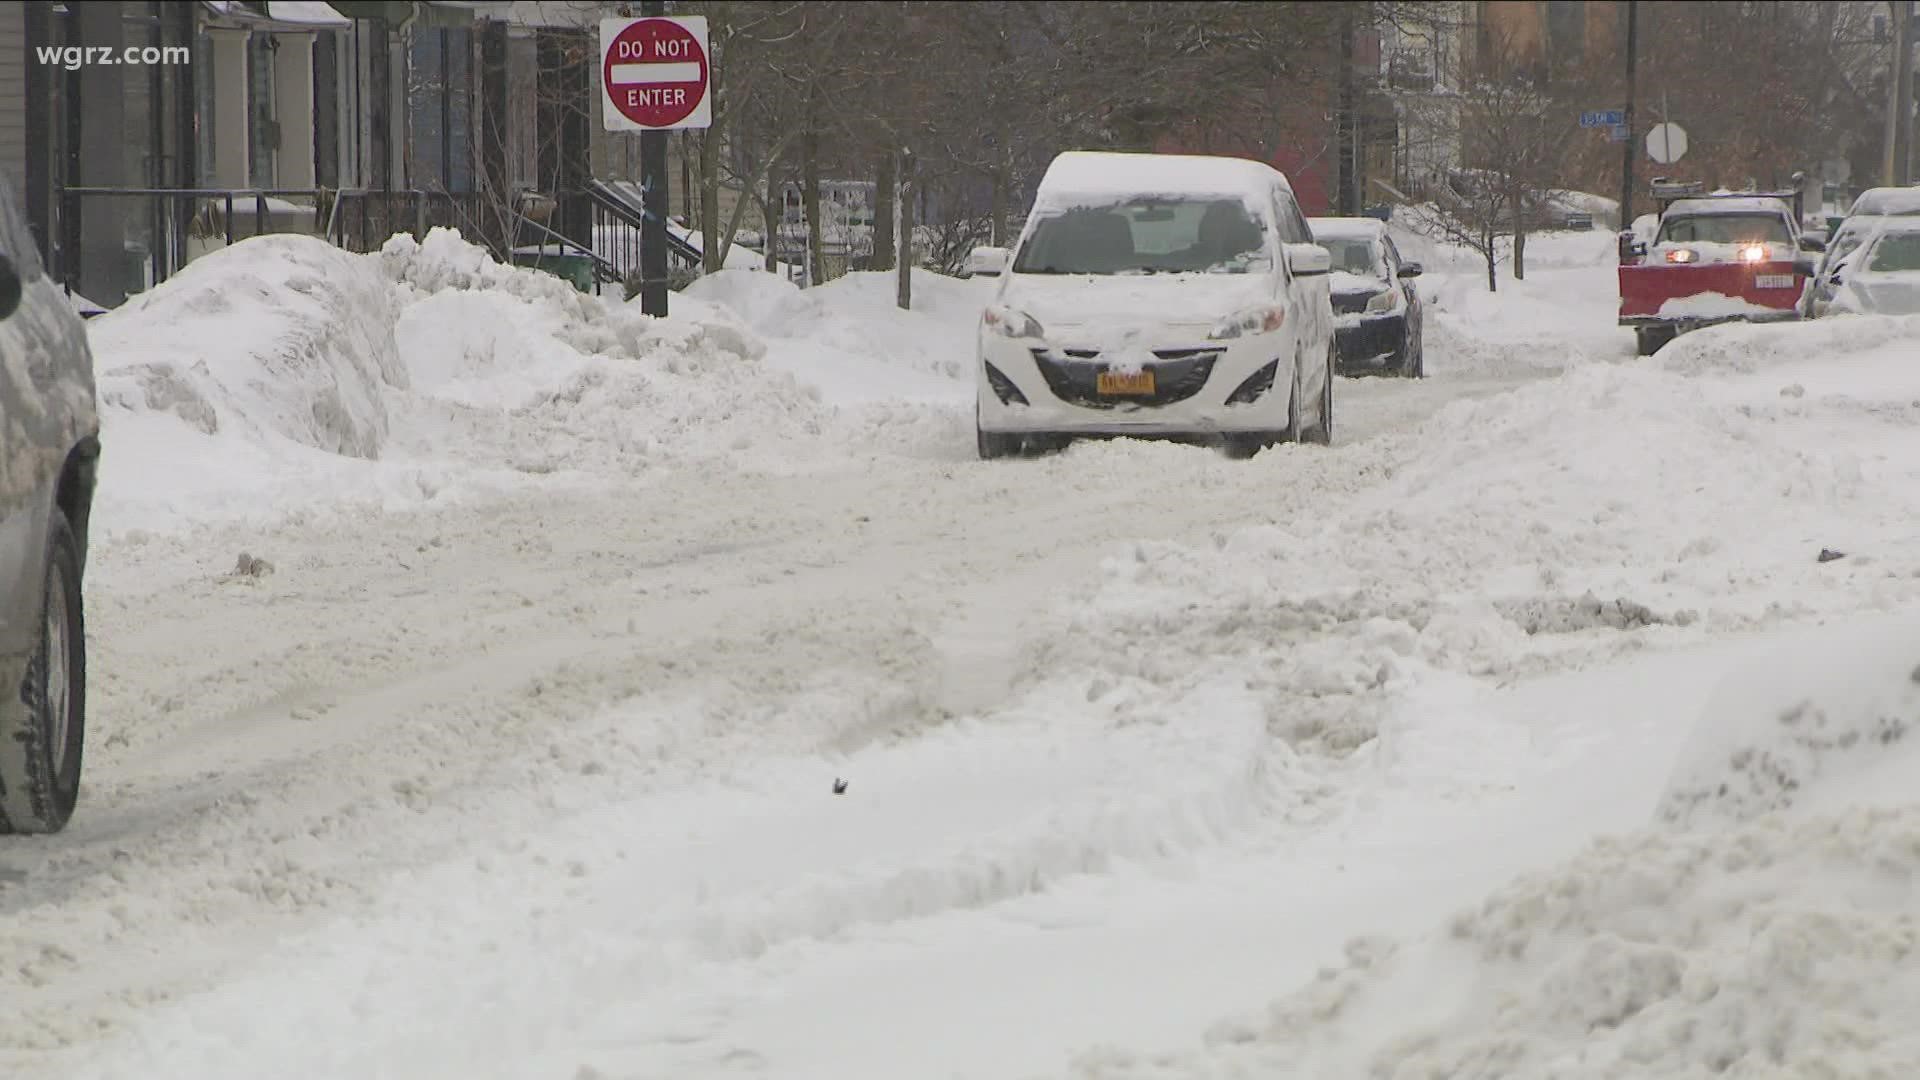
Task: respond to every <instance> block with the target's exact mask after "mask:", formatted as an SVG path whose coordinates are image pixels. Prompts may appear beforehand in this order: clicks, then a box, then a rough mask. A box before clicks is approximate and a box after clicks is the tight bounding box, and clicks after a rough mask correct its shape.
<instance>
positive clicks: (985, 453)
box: [977, 151, 1334, 458]
mask: <svg viewBox="0 0 1920 1080" xmlns="http://www.w3.org/2000/svg"><path fill="white" fill-rule="evenodd" d="M1329 265H1330V256H1329V255H1328V253H1327V250H1326V249H1325V248H1323V247H1320V246H1319V245H1317V244H1314V243H1312V233H1311V231H1310V230H1309V229H1308V227H1307V222H1306V218H1305V217H1304V216H1303V215H1302V214H1301V213H1300V207H1299V204H1298V203H1297V202H1295V200H1294V197H1293V189H1292V187H1291V186H1290V185H1289V184H1288V183H1287V179H1286V177H1284V176H1282V175H1281V174H1280V173H1279V172H1277V171H1275V170H1274V169H1272V168H1269V167H1268V166H1266V165H1263V164H1261V163H1259V162H1256V161H1246V160H1241V159H1238V158H1215V157H1197V156H1187V155H1173V154H1122V153H1095V152H1086V151H1073V152H1069V153H1065V154H1061V155H1060V156H1059V157H1057V158H1055V159H1054V160H1053V163H1052V165H1051V166H1049V167H1048V169H1047V173H1046V176H1045V177H1043V178H1042V179H1041V181H1040V186H1039V189H1038V191H1037V192H1036V193H1035V196H1034V207H1033V213H1032V214H1031V215H1030V216H1029V217H1028V219H1027V223H1026V226H1025V228H1023V229H1022V230H1021V234H1020V238H1019V240H1018V242H1017V243H1016V245H1015V247H1014V251H1013V256H1012V260H1011V262H1010V263H1009V264H1008V268H1007V272H1006V273H1005V274H1003V275H1001V279H1000V285H999V287H998V289H997V290H996V291H995V294H994V299H993V301H992V303H991V304H990V306H988V308H987V309H986V311H985V312H984V313H983V314H982V316H981V321H980V330H979V343H978V356H979V368H978V376H979V388H978V401H979V405H978V409H979V414H978V423H977V428H978V443H979V451H980V456H981V457H983V458H997V457H1003V456H1006V455H1009V454H1014V453H1018V452H1021V451H1023V450H1033V449H1040V448H1045V447H1051V446H1059V445H1063V444H1064V443H1065V442H1067V441H1069V440H1071V439H1072V438H1075V437H1079V436H1093V437H1103V436H1116V435H1118V436H1146V437H1154V438H1173V439H1180V440H1185V441H1199V442H1206V443H1211V444H1216V445H1220V446H1222V447H1224V448H1225V449H1226V450H1227V452H1228V453H1229V454H1231V455H1233V456H1235V457H1250V456H1252V455H1253V454H1256V453H1258V452H1259V451H1260V450H1261V449H1262V448H1263V447H1266V446H1269V445H1272V444H1273V443H1275V442H1287V441H1309V442H1317V443H1327V442H1330V441H1331V440H1332V437H1333V362H1334V355H1333V348H1334V346H1333V310H1332V307H1331V306H1330V303H1329V300H1328V295H1327V271H1328V269H1329Z"/></svg>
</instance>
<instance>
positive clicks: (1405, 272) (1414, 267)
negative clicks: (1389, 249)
mask: <svg viewBox="0 0 1920 1080" xmlns="http://www.w3.org/2000/svg"><path fill="white" fill-rule="evenodd" d="M1425 272H1426V271H1425V269H1424V268H1423V267H1422V266H1421V265H1420V264H1419V263H1403V264H1401V266H1400V272H1399V273H1398V274H1395V275H1394V277H1397V278H1403V279H1404V278H1417V277H1419V276H1420V275H1421V274H1423V273H1425Z"/></svg>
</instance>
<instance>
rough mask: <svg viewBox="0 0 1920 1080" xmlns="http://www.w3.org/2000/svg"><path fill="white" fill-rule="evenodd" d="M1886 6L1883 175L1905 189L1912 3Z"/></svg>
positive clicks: (1896, 0)
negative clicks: (1889, 67)
mask: <svg viewBox="0 0 1920 1080" xmlns="http://www.w3.org/2000/svg"><path fill="white" fill-rule="evenodd" d="M1888 6H1889V7H1891V8H1892V9H1893V71H1892V72H1891V75H1892V78H1890V79H1888V80H1887V87H1888V94H1889V97H1888V101H1887V143H1886V161H1885V166H1886V168H1885V172H1886V182H1887V184H1888V185H1889V186H1891V187H1905V186H1906V185H1907V183H1908V179H1909V173H1910V169H1909V165H1910V158H1911V157H1912V153H1911V149H1910V145H1911V142H1912V138H1913V3H1912V0H1890V2H1889V4H1888Z"/></svg>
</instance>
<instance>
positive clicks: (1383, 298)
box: [1367, 289, 1400, 315]
mask: <svg viewBox="0 0 1920 1080" xmlns="http://www.w3.org/2000/svg"><path fill="white" fill-rule="evenodd" d="M1399 299H1400V293H1399V291H1398V290H1395V289H1386V290H1383V291H1381V292H1377V293H1374V294H1373V295H1372V296H1370V297H1368V298H1367V311H1368V312H1369V313H1372V314H1376V315H1377V314H1379V313H1380V312H1383V311H1392V310H1393V309H1394V308H1396V307H1398V306H1400V305H1399V304H1398V303H1397V301H1398V300H1399Z"/></svg>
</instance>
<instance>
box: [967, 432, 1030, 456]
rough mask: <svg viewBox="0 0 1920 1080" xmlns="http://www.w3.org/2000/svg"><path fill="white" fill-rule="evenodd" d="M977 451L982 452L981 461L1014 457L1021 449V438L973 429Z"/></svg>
mask: <svg viewBox="0 0 1920 1080" xmlns="http://www.w3.org/2000/svg"><path fill="white" fill-rule="evenodd" d="M973 437H974V445H975V449H977V450H978V451H979V452H980V460H982V461H993V460H996V459H998V458H1004V457H1012V456H1014V455H1015V454H1018V453H1019V452H1020V449H1021V445H1020V436H1018V435H1001V434H999V433H997V432H992V431H981V430H980V429H979V428H978V427H975V428H974V429H973Z"/></svg>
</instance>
